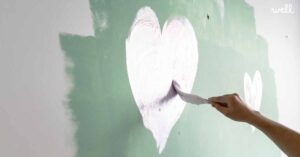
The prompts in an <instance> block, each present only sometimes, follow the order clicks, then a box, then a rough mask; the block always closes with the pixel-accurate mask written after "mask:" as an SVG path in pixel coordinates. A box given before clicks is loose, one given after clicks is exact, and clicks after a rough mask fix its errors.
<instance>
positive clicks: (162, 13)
mask: <svg viewBox="0 0 300 157" xmlns="http://www.w3.org/2000/svg"><path fill="white" fill-rule="evenodd" d="M146 5H147V6H150V7H151V8H152V9H153V10H154V11H155V12H156V13H157V16H158V18H159V21H160V24H163V23H164V21H165V20H166V19H167V18H168V17H170V16H175V15H180V16H186V17H187V18H188V19H189V20H190V21H191V23H192V25H193V27H194V30H195V32H196V34H197V38H198V45H199V46H198V49H199V63H198V72H197V76H196V80H195V84H194V89H193V92H194V93H198V94H200V95H203V96H206V97H209V96H213V95H221V94H224V93H233V92H237V93H240V94H241V96H243V91H244V89H243V84H244V83H243V79H244V73H245V72H247V73H249V74H250V76H251V77H253V75H254V72H255V71H256V70H259V71H260V72H261V75H262V81H263V87H264V88H263V98H262V106H261V112H262V113H263V114H264V115H266V116H268V117H270V118H272V119H273V120H277V119H278V114H277V112H278V111H277V104H276V103H277V101H276V87H275V81H274V74H273V71H272V70H271V69H270V66H269V63H268V49H267V43H266V41H265V40H263V39H262V38H261V37H260V36H258V35H257V34H256V30H255V19H254V13H253V8H252V7H250V6H249V5H248V4H246V3H245V2H244V1H240V0H233V1H232V0H231V1H229V0H224V2H223V1H219V0H218V1H211V0H198V1H194V2H191V1H189V0H172V1H160V0H152V1H146V0H132V1H123V0H116V1H110V0H90V6H91V11H92V15H93V20H94V30H95V36H88V37H84V36H80V35H72V34H60V42H61V47H62V49H63V50H64V52H65V56H66V58H68V59H70V60H71V61H72V63H73V65H74V66H72V67H66V71H67V73H68V74H69V76H70V77H71V78H72V80H73V84H74V86H73V89H72V91H71V92H70V93H69V95H68V98H69V99H70V103H69V105H70V107H71V108H72V111H73V115H74V117H75V122H76V123H77V125H78V130H77V133H76V143H77V145H78V153H77V156H78V157H98V156H103V157H105V156H118V157H119V156H128V157H135V156H137V157H138V156H139V157H140V156H145V157H147V156H149V157H153V156H159V155H158V150H157V149H156V146H155V142H154V139H153V138H152V135H151V133H150V132H149V131H148V130H147V129H145V128H144V126H143V124H142V120H141V116H140V114H139V112H138V108H137V106H136V104H135V102H134V99H133V96H132V92H131V89H130V86H129V80H128V77H127V70H126V59H125V54H126V53H125V40H126V38H127V36H128V33H129V30H130V27H131V24H132V22H133V20H134V18H135V15H136V12H137V11H138V9H139V8H141V7H143V6H146ZM223 7H224V8H223ZM223 11H224V13H223ZM222 14H224V17H223V16H222ZM208 17H209V18H208ZM160 156H162V157H168V156H172V157H173V156H190V157H196V156H197V157H199V156H213V157H214V156H215V157H219V156H224V157H226V156H228V157H233V156H244V157H247V156H249V157H252V156H258V157H259V156H273V157H279V156H280V151H279V150H278V149H277V147H276V146H275V145H274V144H273V143H272V142H271V141H269V139H267V138H266V137H265V136H264V135H263V134H262V133H261V132H259V131H258V130H256V131H255V132H254V133H253V132H252V131H251V127H250V126H248V125H245V124H242V123H236V122H232V121H231V120H228V119H226V118H224V117H223V116H222V115H221V114H219V113H217V112H216V111H215V110H214V109H212V108H211V107H210V106H201V107H198V106H192V105H187V106H186V109H185V111H184V113H183V114H182V116H181V119H180V120H179V121H178V122H177V124H176V126H175V127H174V128H173V130H172V132H171V134H170V137H169V140H168V142H167V145H166V148H165V150H164V151H163V152H162V154H161V155H160Z"/></svg>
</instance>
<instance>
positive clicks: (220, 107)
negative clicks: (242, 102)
mask: <svg viewBox="0 0 300 157" xmlns="http://www.w3.org/2000/svg"><path fill="white" fill-rule="evenodd" d="M212 106H213V107H214V108H216V109H217V110H218V111H219V112H221V113H223V114H224V115H226V114H227V112H228V108H226V107H224V106H222V105H220V104H219V103H216V102H212Z"/></svg>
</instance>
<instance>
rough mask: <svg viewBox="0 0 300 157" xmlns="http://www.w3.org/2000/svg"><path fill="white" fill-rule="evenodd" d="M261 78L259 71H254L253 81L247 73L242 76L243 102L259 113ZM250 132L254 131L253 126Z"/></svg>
mask: <svg viewBox="0 0 300 157" xmlns="http://www.w3.org/2000/svg"><path fill="white" fill-rule="evenodd" d="M262 88H263V85H262V78H261V74H260V72H259V71H256V72H255V74H254V78H253V81H251V78H250V76H249V74H248V73H245V75H244V94H245V102H246V103H247V104H248V105H250V106H251V107H252V108H253V109H254V110H257V111H259V110H260V106H261V99H262ZM251 127H252V131H254V130H255V128H254V127H253V126H251Z"/></svg>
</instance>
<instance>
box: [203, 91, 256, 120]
mask: <svg viewBox="0 0 300 157" xmlns="http://www.w3.org/2000/svg"><path fill="white" fill-rule="evenodd" d="M208 100H209V101H211V102H212V106H213V107H215V108H216V109H217V110H218V111H220V112H221V113H222V114H224V115H225V116H226V117H228V118H230V119H232V120H235V121H240V122H248V123H249V122H250V121H251V119H252V117H253V116H254V115H255V114H257V112H256V111H254V110H252V109H251V108H249V107H248V106H247V105H246V103H245V102H244V101H243V100H242V99H241V98H240V97H239V95H238V94H229V95H223V96H218V97H211V98H209V99H208ZM224 104H226V106H224Z"/></svg>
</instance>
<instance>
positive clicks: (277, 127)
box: [247, 112, 300, 157]
mask: <svg viewBox="0 0 300 157" xmlns="http://www.w3.org/2000/svg"><path fill="white" fill-rule="evenodd" d="M247 122H248V123H249V124H251V125H253V126H255V127H256V128H258V129H259V130H261V131H262V132H264V133H265V134H266V135H267V136H268V137H269V138H270V139H271V140H272V141H273V142H274V143H275V144H276V145H277V146H278V147H279V148H280V149H281V150H282V151H283V152H285V153H286V154H287V155H288V156H289V157H299V156H300V134H299V133H297V132H295V131H293V130H291V129H289V128H287V127H285V126H283V125H281V124H279V123H277V122H274V121H272V120H270V119H268V118H266V117H264V116H263V115H261V114H259V113H258V112H253V114H252V116H250V118H249V120H248V121H247Z"/></svg>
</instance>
